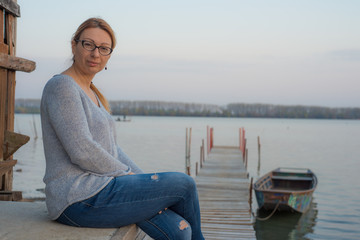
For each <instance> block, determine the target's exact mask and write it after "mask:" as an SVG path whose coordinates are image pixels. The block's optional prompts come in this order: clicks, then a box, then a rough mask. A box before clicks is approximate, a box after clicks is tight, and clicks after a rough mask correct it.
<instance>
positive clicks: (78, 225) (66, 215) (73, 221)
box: [63, 213, 81, 227]
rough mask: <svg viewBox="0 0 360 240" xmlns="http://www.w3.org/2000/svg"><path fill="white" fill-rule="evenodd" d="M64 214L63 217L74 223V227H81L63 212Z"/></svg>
mask: <svg viewBox="0 0 360 240" xmlns="http://www.w3.org/2000/svg"><path fill="white" fill-rule="evenodd" d="M63 214H64V217H65V218H66V219H67V220H69V222H71V223H72V224H73V225H75V226H76V227H81V226H80V225H79V224H77V223H76V222H74V221H73V220H71V219H70V218H69V217H68V216H67V215H66V214H65V213H63Z"/></svg>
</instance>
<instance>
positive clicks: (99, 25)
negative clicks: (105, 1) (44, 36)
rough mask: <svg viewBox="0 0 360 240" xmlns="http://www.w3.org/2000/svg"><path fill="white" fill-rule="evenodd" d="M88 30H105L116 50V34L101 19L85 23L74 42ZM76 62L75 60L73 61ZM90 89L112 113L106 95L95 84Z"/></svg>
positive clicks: (93, 19)
mask: <svg viewBox="0 0 360 240" xmlns="http://www.w3.org/2000/svg"><path fill="white" fill-rule="evenodd" d="M88 28H100V29H102V30H104V31H105V32H107V33H108V34H109V35H110V37H111V48H112V49H114V48H115V46H116V38H115V33H114V31H113V30H112V28H111V27H110V25H109V24H108V23H107V22H106V21H105V20H103V19H101V18H89V19H88V20H86V21H85V22H83V23H82V24H81V25H80V26H79V27H78V29H77V30H76V32H75V33H74V35H73V37H72V39H71V40H72V41H75V40H78V39H79V38H80V36H81V34H82V33H83V31H84V30H85V29H88ZM73 60H74V59H73ZM90 88H91V90H93V91H94V92H95V94H96V95H97V96H98V98H99V100H100V102H101V104H102V105H103V106H104V107H105V109H106V110H107V111H108V112H109V113H110V112H111V110H110V104H109V102H108V101H107V100H106V98H105V97H104V95H103V94H102V93H101V92H100V91H99V89H97V88H96V87H95V85H94V84H93V83H91V84H90Z"/></svg>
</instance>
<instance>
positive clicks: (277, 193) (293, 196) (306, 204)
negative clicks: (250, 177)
mask: <svg viewBox="0 0 360 240" xmlns="http://www.w3.org/2000/svg"><path fill="white" fill-rule="evenodd" d="M317 182H318V181H317V178H316V175H315V174H314V173H313V172H312V171H311V170H310V169H304V168H277V169H275V170H273V171H271V172H269V173H267V174H265V175H264V176H262V177H261V178H259V179H258V180H257V181H256V182H255V184H254V190H255V194H256V200H257V202H258V205H259V208H264V209H266V210H274V211H276V210H282V211H296V212H300V213H304V212H306V211H307V210H308V209H309V208H310V204H311V201H312V194H313V192H314V191H315V189H316V186H317Z"/></svg>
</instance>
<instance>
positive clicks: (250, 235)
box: [195, 141, 256, 240]
mask: <svg viewBox="0 0 360 240" xmlns="http://www.w3.org/2000/svg"><path fill="white" fill-rule="evenodd" d="M211 142H212V141H211ZM240 148H241V147H240ZM240 148H239V147H220V146H218V147H216V146H211V151H210V152H209V153H208V156H207V159H206V161H205V162H204V163H202V164H201V165H202V168H201V170H200V171H199V173H198V175H197V176H196V178H195V181H196V183H197V187H198V192H199V199H200V208H201V223H202V231H203V234H204V237H205V239H207V240H211V239H216V240H220V239H226V240H231V239H256V236H255V230H254V228H253V223H252V219H251V207H250V204H249V195H250V190H249V188H250V182H249V178H248V172H247V170H246V167H245V165H246V164H244V161H243V156H244V155H243V153H242V151H241V150H240Z"/></svg>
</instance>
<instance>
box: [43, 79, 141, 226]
mask: <svg viewBox="0 0 360 240" xmlns="http://www.w3.org/2000/svg"><path fill="white" fill-rule="evenodd" d="M99 102H100V101H99ZM100 105H101V103H100ZM41 124H42V132H43V142H44V151H45V159H46V171H45V176H44V182H45V184H46V187H45V194H46V205H47V208H48V212H49V216H50V218H51V219H56V218H58V217H59V216H60V215H61V213H62V212H63V211H64V210H65V209H66V208H67V207H68V206H69V205H71V204H73V203H75V202H78V201H81V200H84V199H87V198H90V197H92V196H94V195H95V194H96V193H98V192H99V191H101V190H102V189H103V188H104V187H105V186H106V185H107V184H108V183H109V182H110V181H111V180H112V179H113V178H114V177H116V176H121V175H126V174H129V172H130V171H131V172H134V173H142V171H141V170H140V169H139V168H138V167H137V166H136V165H135V163H134V162H132V161H131V160H130V158H129V157H128V156H127V155H126V154H125V153H124V152H123V151H122V150H121V149H120V147H119V146H118V145H117V143H116V128H115V122H114V120H113V118H112V117H111V115H110V114H109V113H108V112H107V111H106V110H105V108H104V106H102V105H101V106H100V107H99V106H97V105H96V104H95V103H94V102H93V101H92V100H91V99H90V98H89V97H88V96H87V95H86V94H85V92H84V91H83V90H82V89H81V88H80V86H79V85H78V84H77V83H76V82H75V81H74V80H73V79H72V78H71V77H70V76H67V75H55V76H54V77H53V78H52V79H50V80H49V81H48V83H47V84H46V86H45V88H44V91H43V95H42V99H41Z"/></svg>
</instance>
